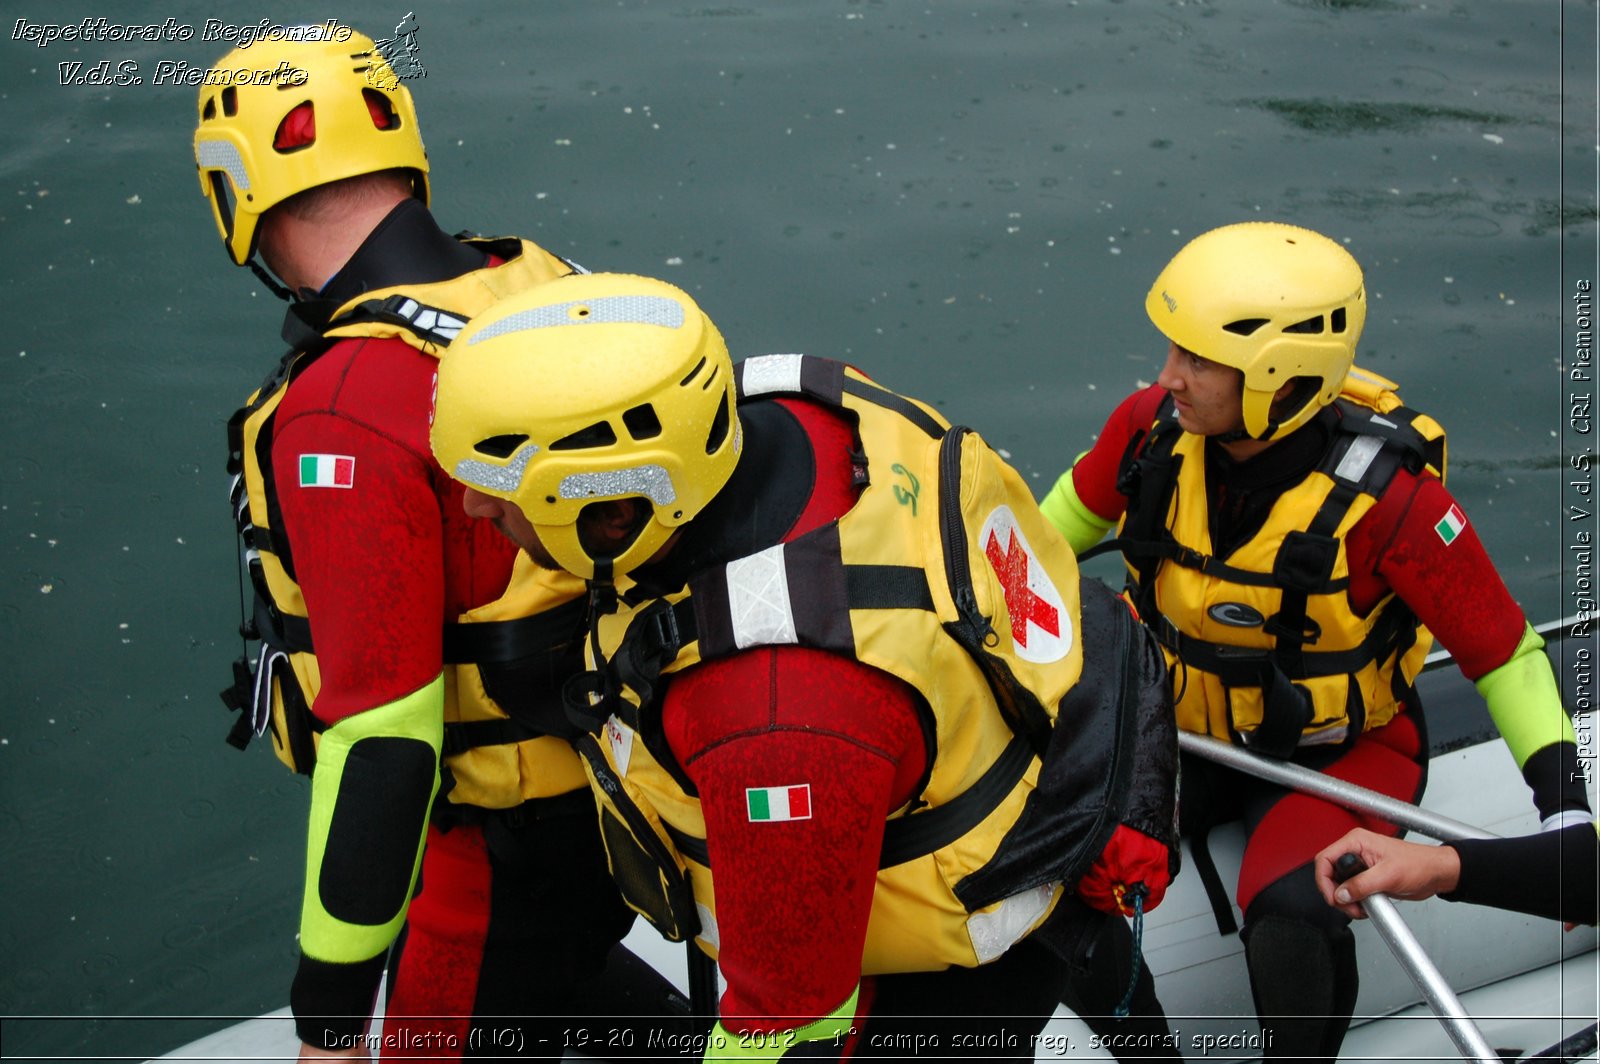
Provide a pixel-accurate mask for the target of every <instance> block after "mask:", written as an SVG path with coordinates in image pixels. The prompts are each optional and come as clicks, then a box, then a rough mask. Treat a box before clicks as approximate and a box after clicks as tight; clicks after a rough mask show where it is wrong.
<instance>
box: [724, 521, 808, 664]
mask: <svg viewBox="0 0 1600 1064" xmlns="http://www.w3.org/2000/svg"><path fill="white" fill-rule="evenodd" d="M726 568H727V580H728V612H729V614H730V615H731V619H732V621H733V641H734V645H735V646H737V647H738V648H739V649H740V650H744V649H747V648H749V647H756V646H774V645H778V646H790V645H793V644H794V643H796V642H798V641H799V640H798V637H797V636H796V635H795V624H794V607H793V606H792V605H791V604H790V602H789V573H788V567H787V565H786V564H785V563H784V559H783V544H781V543H780V544H776V545H774V546H771V547H768V548H767V549H766V550H764V551H761V552H760V553H757V554H752V555H750V556H749V557H747V558H740V559H738V560H737V561H731V562H729V563H728V565H727V567H726Z"/></svg>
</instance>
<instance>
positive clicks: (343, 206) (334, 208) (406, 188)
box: [272, 169, 416, 221]
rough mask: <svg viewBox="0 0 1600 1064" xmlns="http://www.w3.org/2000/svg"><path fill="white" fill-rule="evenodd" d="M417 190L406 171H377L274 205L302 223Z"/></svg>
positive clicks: (313, 189) (358, 175) (321, 187)
mask: <svg viewBox="0 0 1600 1064" xmlns="http://www.w3.org/2000/svg"><path fill="white" fill-rule="evenodd" d="M415 192H416V188H415V185H414V183H413V182H412V179H411V172H410V171H408V170H402V169H394V170H379V171H377V172H376V173H371V174H357V175H356V176H355V177H347V178H344V179H342V180H340V181H330V182H328V183H327V184H326V185H318V186H316V187H315V188H308V189H306V190H305V191H304V192H296V193H295V194H294V195H293V196H290V197H289V198H288V199H286V200H284V201H283V202H282V203H279V204H277V205H276V206H274V207H273V208H272V210H274V211H283V212H285V213H286V214H289V215H291V216H293V217H295V218H299V219H301V220H302V221H318V220H320V219H323V218H333V217H336V216H338V215H340V214H343V213H346V212H348V211H349V210H351V209H352V208H354V207H356V206H359V205H361V204H365V203H368V202H370V201H372V200H374V199H380V198H382V199H390V198H393V197H395V196H399V197H400V198H402V199H404V198H405V197H408V196H412V195H414V194H415Z"/></svg>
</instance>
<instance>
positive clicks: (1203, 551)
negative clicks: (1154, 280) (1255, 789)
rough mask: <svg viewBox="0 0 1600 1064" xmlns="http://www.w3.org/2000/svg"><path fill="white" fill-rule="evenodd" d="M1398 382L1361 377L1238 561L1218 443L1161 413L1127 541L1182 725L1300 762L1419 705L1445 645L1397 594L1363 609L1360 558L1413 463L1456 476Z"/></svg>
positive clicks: (1133, 494) (1133, 582) (1135, 589)
mask: <svg viewBox="0 0 1600 1064" xmlns="http://www.w3.org/2000/svg"><path fill="white" fill-rule="evenodd" d="M1395 388H1396V385H1395V384H1394V382H1393V381H1389V380H1386V379H1385V378H1382V377H1379V376H1377V375H1376V374H1372V373H1368V372H1366V371H1364V370H1360V369H1355V368H1352V369H1351V371H1350V373H1349V376H1348V377H1347V378H1346V380H1345V383H1344V386H1343V390H1342V392H1341V395H1340V397H1339V398H1338V399H1337V400H1336V401H1335V402H1336V404H1337V407H1338V415H1339V416H1338V418H1337V420H1336V422H1335V423H1334V430H1333V433H1332V441H1331V443H1330V445H1329V447H1328V449H1327V451H1326V452H1325V453H1324V455H1323V457H1322V458H1321V460H1320V461H1319V462H1318V464H1317V466H1316V467H1315V469H1313V470H1312V471H1311V472H1310V473H1309V474H1308V475H1307V476H1306V477H1305V479H1303V480H1302V481H1301V482H1300V483H1298V484H1296V485H1295V486H1294V487H1292V488H1290V489H1289V490H1287V491H1285V492H1284V493H1283V494H1282V495H1281V496H1280V497H1279V498H1278V499H1277V500H1276V502H1275V503H1274V504H1273V506H1272V509H1271V512H1270V514H1269V516H1268V517H1267V519H1266V522H1265V524H1264V525H1263V527H1262V528H1261V530H1260V531H1259V532H1258V533H1257V534H1256V535H1255V536H1254V537H1253V538H1252V539H1251V540H1250V541H1249V542H1247V543H1245V544H1243V545H1242V546H1240V547H1238V548H1237V549H1236V550H1234V551H1233V552H1232V553H1230V554H1229V555H1228V556H1227V557H1217V556H1215V555H1214V554H1213V550H1212V542H1211V532H1210V527H1209V526H1210V523H1209V515H1208V509H1209V507H1208V506H1207V505H1206V503H1205V500H1206V499H1207V493H1206V483H1205V466H1206V463H1205V442H1206V441H1205V439H1204V438H1203V437H1199V436H1195V435H1192V434H1189V433H1185V432H1183V431H1182V429H1181V428H1180V427H1179V425H1178V421H1177V418H1176V417H1175V416H1174V414H1173V412H1172V403H1171V400H1170V399H1168V400H1167V401H1166V402H1165V403H1163V405H1162V406H1161V408H1160V411H1159V412H1158V413H1157V416H1156V420H1155V423H1154V425H1153V426H1152V427H1151V429H1150V432H1149V434H1148V436H1147V437H1146V440H1145V442H1144V445H1143V448H1142V450H1141V451H1140V452H1139V454H1138V456H1137V457H1136V458H1134V459H1133V461H1132V464H1131V465H1130V466H1128V467H1126V468H1125V470H1124V479H1123V481H1122V483H1120V484H1119V487H1121V488H1123V489H1124V491H1125V494H1127V495H1128V496H1129V506H1128V511H1127V513H1126V514H1125V515H1124V517H1123V522H1122V527H1121V528H1120V529H1119V531H1118V538H1117V539H1116V540H1114V541H1113V542H1116V543H1118V544H1119V545H1120V546H1121V548H1122V550H1123V552H1124V554H1125V556H1126V557H1127V559H1128V567H1129V571H1130V574H1131V579H1130V592H1131V597H1132V599H1133V601H1134V603H1135V605H1136V606H1137V608H1138V610H1139V613H1140V616H1141V617H1142V618H1143V619H1144V620H1145V622H1146V623H1147V624H1150V625H1151V626H1152V627H1153V628H1154V630H1155V632H1156V635H1157V638H1158V639H1159V640H1160V641H1161V644H1162V646H1163V647H1164V648H1165V650H1166V654H1167V659H1168V664H1169V666H1170V669H1171V673H1172V678H1173V683H1174V685H1175V687H1176V688H1177V694H1176V695H1175V699H1176V708H1177V714H1178V726H1179V727H1180V728H1182V729H1184V730H1185V731H1190V732H1197V733H1201V734H1207V733H1209V734H1211V735H1214V736H1217V737H1218V738H1224V739H1229V738H1234V737H1238V736H1243V737H1245V738H1246V741H1247V742H1249V743H1250V744H1251V745H1252V746H1253V747H1255V748H1257V749H1259V750H1260V751H1261V752H1264V753H1269V754H1273V755H1276V756H1280V757H1287V756H1288V755H1289V754H1290V753H1292V752H1293V750H1294V749H1295V747H1296V746H1302V745H1311V744H1316V743H1330V742H1340V741H1344V740H1347V739H1353V738H1354V736H1355V735H1358V734H1359V733H1360V732H1361V731H1363V730H1364V729H1368V728H1375V727H1378V726H1380V725H1382V724H1384V723H1386V722H1388V721H1389V720H1390V719H1392V718H1393V717H1394V715H1395V714H1396V713H1397V712H1399V710H1400V709H1401V707H1402V705H1403V704H1404V703H1405V702H1406V701H1407V700H1408V699H1409V698H1411V697H1413V696H1412V694H1411V683H1412V681H1413V679H1415V677H1416V675H1417V672H1418V671H1419V670H1420V669H1421V667H1422V662H1423V659H1424V658H1425V657H1426V656H1427V654H1428V649H1429V647H1430V646H1431V645H1432V642H1433V638H1432V636H1431V635H1430V634H1429V633H1428V630H1427V629H1426V628H1425V627H1422V626H1421V625H1419V624H1418V623H1417V620H1416V618H1415V616H1414V615H1413V614H1412V613H1411V611H1410V610H1409V609H1408V608H1407V607H1406V606H1405V604H1404V603H1403V602H1401V601H1400V600H1399V599H1398V598H1396V597H1395V596H1394V594H1393V593H1391V594H1389V595H1388V596H1387V597H1385V598H1384V599H1383V600H1382V601H1381V602H1379V603H1378V605H1377V606H1376V607H1375V608H1374V609H1373V610H1372V611H1371V612H1370V613H1369V614H1368V615H1367V616H1365V617H1360V616H1357V615H1356V613H1355V612H1354V611H1353V610H1352V609H1351V608H1350V601H1349V596H1348V588H1349V584H1350V569H1349V559H1348V557H1347V555H1346V550H1345V544H1346V537H1347V536H1348V534H1349V532H1350V530H1351V529H1352V528H1353V527H1354V526H1355V525H1356V523H1357V522H1358V521H1360V520H1361V519H1362V517H1364V516H1365V515H1366V514H1367V512H1368V511H1369V510H1371V508H1372V507H1373V505H1374V504H1375V503H1376V502H1377V499H1378V498H1379V497H1380V496H1381V495H1382V493H1383V491H1384V490H1385V489H1386V488H1387V487H1388V485H1389V483H1390V481H1391V480H1392V479H1393V477H1394V475H1395V474H1396V473H1397V472H1398V471H1399V469H1400V468H1402V466H1403V467H1405V468H1408V469H1410V470H1412V471H1413V472H1420V471H1422V470H1423V469H1427V470H1429V471H1431V472H1432V473H1433V474H1434V475H1436V476H1438V477H1440V478H1441V479H1443V476H1444V469H1445V438H1444V429H1443V428H1441V427H1440V426H1439V424H1438V423H1437V422H1436V421H1434V420H1433V419H1432V418H1430V417H1428V416H1427V415H1425V414H1419V413H1416V412H1415V411H1412V410H1409V409H1407V408H1406V407H1405V406H1404V405H1403V404H1402V403H1401V400H1400V397H1399V396H1398V395H1397V394H1396V393H1395Z"/></svg>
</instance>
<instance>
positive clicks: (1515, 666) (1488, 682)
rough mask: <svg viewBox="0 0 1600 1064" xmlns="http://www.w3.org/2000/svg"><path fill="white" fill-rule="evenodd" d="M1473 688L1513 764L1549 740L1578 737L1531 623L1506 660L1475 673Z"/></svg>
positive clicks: (1521, 761) (1574, 740)
mask: <svg viewBox="0 0 1600 1064" xmlns="http://www.w3.org/2000/svg"><path fill="white" fill-rule="evenodd" d="M1477 688H1478V693H1479V694H1480V695H1482V696H1483V700H1484V701H1485V702H1487V703H1488V705H1489V716H1491V717H1493V718H1494V723H1495V727H1497V728H1499V729H1500V735H1501V736H1502V737H1503V738H1504V739H1505V741H1506V746H1508V747H1509V748H1510V749H1511V755H1512V756H1513V757H1515V758H1516V759H1517V768H1519V769H1520V768H1522V766H1523V765H1525V764H1527V763H1528V758H1529V757H1531V756H1533V754H1535V753H1536V752H1538V751H1539V750H1542V749H1544V748H1545V747H1547V746H1549V745H1550V744H1551V743H1561V742H1566V743H1571V742H1576V741H1577V740H1576V736H1575V735H1574V734H1573V731H1572V720H1571V718H1569V717H1568V716H1567V711H1566V710H1565V709H1564V708H1563V707H1562V705H1561V688H1560V687H1559V686H1557V684H1556V677H1555V673H1554V672H1553V671H1552V670H1551V668H1550V659H1549V658H1547V657H1545V656H1544V640H1543V639H1540V638H1539V633H1538V632H1535V631H1534V630H1533V626H1532V625H1528V628H1527V631H1525V632H1523V633H1522V641H1521V642H1519V643H1518V644H1517V649H1516V650H1514V651H1513V652H1512V654H1511V657H1510V658H1508V659H1507V660H1506V663H1505V664H1504V665H1501V666H1500V667H1499V668H1497V669H1493V670H1491V671H1489V672H1486V673H1484V674H1483V675H1482V676H1480V677H1479V678H1478V681H1477Z"/></svg>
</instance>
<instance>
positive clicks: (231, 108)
mask: <svg viewBox="0 0 1600 1064" xmlns="http://www.w3.org/2000/svg"><path fill="white" fill-rule="evenodd" d="M213 108H214V105H208V110H211V111H212V113H211V114H208V115H206V117H207V118H211V117H213V115H214V114H215V113H216V112H215V110H214V109H213ZM222 113H223V114H224V115H227V116H228V117H229V118H232V117H233V116H234V115H236V114H238V113H239V90H238V89H236V88H234V87H233V86H232V85H229V86H228V87H227V88H225V89H223V90H222Z"/></svg>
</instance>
